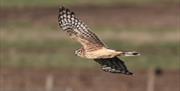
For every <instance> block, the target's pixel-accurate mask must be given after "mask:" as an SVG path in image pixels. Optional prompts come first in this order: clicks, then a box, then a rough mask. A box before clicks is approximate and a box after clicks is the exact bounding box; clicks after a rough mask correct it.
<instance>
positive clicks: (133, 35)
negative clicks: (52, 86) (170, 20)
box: [0, 22, 180, 69]
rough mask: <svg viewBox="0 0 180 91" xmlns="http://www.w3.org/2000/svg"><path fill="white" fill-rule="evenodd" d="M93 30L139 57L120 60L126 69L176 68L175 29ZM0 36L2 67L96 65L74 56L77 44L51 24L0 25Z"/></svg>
mask: <svg viewBox="0 0 180 91" xmlns="http://www.w3.org/2000/svg"><path fill="white" fill-rule="evenodd" d="M22 26H23V27H22ZM93 31H94V32H96V33H97V34H98V35H99V36H100V37H102V40H105V43H107V45H109V47H111V48H114V49H117V50H118V49H123V50H124V51H128V50H129V51H131V50H137V51H138V52H140V53H141V54H142V56H140V57H122V59H124V60H125V61H126V64H127V65H128V66H129V67H130V68H133V69H147V68H149V67H159V68H164V69H180V66H179V63H180V61H179V56H178V54H179V53H178V50H179V49H178V46H179V39H178V33H179V32H178V29H171V30H169V31H163V32H159V31H154V30H149V31H147V30H146V29H145V30H141V29H139V32H138V30H136V31H133V30H126V31H121V30H116V29H107V30H105V31H104V30H102V29H99V28H95V30H93ZM151 31H153V32H151ZM0 34H1V35H2V36H3V38H1V39H0V42H1V49H0V53H1V57H0V58H1V60H0V63H1V66H3V67H30V68H31V67H33V68H59V67H75V68H81V67H87V68H91V67H96V66H97V64H96V63H95V62H93V61H91V60H87V59H82V58H79V57H76V56H75V55H74V50H75V49H78V48H79V47H80V45H79V44H78V43H76V42H73V41H71V40H70V39H69V38H68V37H67V36H66V35H65V34H63V33H62V31H59V29H58V26H55V25H49V26H35V25H32V24H30V23H23V22H19V23H18V22H16V23H4V25H3V26H1V29H0ZM176 35H177V36H176ZM138 36H139V37H138ZM159 36H161V37H159Z"/></svg>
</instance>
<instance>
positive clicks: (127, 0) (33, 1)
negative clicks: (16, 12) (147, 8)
mask: <svg viewBox="0 0 180 91" xmlns="http://www.w3.org/2000/svg"><path fill="white" fill-rule="evenodd" d="M0 2H1V4H0V7H34V6H38V7H44V6H45V7H47V6H59V5H89V4H90V5H105V6H109V5H113V4H117V3H119V4H131V5H143V4H155V3H159V4H162V3H179V2H180V0H93V1H92V0H0Z"/></svg>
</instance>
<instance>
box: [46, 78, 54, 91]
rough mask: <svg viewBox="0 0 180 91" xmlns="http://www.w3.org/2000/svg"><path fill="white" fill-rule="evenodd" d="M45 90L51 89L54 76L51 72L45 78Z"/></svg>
mask: <svg viewBox="0 0 180 91" xmlns="http://www.w3.org/2000/svg"><path fill="white" fill-rule="evenodd" d="M45 80H46V81H45V91H53V86H54V78H53V75H52V74H48V75H47V76H46V79H45Z"/></svg>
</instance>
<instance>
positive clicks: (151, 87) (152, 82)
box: [147, 68, 155, 91]
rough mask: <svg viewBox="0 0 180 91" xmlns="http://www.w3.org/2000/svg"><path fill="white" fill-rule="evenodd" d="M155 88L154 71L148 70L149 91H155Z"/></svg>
mask: <svg viewBox="0 0 180 91" xmlns="http://www.w3.org/2000/svg"><path fill="white" fill-rule="evenodd" d="M154 87H155V74H154V69H153V68H150V69H149V70H148V80H147V91H154Z"/></svg>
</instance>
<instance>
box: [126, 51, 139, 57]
mask: <svg viewBox="0 0 180 91" xmlns="http://www.w3.org/2000/svg"><path fill="white" fill-rule="evenodd" d="M123 55H124V56H140V55H141V54H140V53H138V52H135V51H132V52H123Z"/></svg>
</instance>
